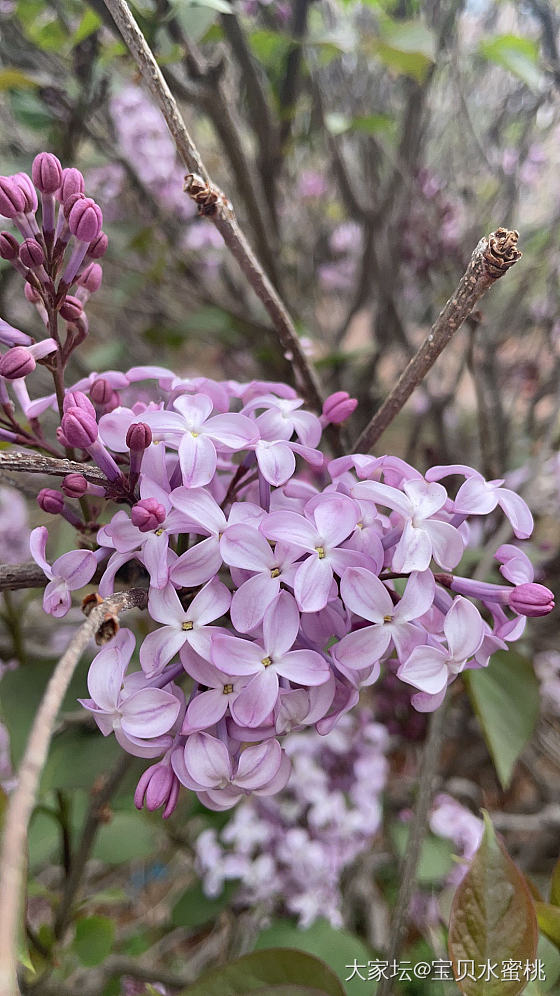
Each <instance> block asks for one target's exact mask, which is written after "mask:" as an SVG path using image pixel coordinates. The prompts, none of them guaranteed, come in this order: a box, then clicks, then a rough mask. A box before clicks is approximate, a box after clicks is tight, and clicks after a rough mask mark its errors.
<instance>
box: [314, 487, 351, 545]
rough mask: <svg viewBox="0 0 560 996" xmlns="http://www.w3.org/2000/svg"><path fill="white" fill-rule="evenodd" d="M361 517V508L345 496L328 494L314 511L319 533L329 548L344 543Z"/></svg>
mask: <svg viewBox="0 0 560 996" xmlns="http://www.w3.org/2000/svg"><path fill="white" fill-rule="evenodd" d="M312 500H313V499H312ZM359 517H360V509H359V506H358V505H357V504H356V502H354V501H352V499H351V498H347V497H346V496H345V495H329V494H327V495H325V497H324V498H323V497H321V500H320V501H319V502H318V503H317V505H316V507H315V508H314V509H313V518H314V520H315V524H316V526H317V532H318V534H319V536H320V538H321V539H322V540H324V542H325V544H326V545H327V546H329V547H334V546H338V544H339V543H342V541H343V540H345V539H346V537H347V536H349V535H350V533H351V532H352V531H353V530H354V529H355V528H356V523H357V521H358V519H359Z"/></svg>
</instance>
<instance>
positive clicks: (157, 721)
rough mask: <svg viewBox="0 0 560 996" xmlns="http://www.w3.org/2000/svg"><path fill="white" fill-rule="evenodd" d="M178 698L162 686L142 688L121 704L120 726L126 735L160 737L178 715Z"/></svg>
mask: <svg viewBox="0 0 560 996" xmlns="http://www.w3.org/2000/svg"><path fill="white" fill-rule="evenodd" d="M180 708H181V706H180V703H179V700H178V699H176V698H175V696H174V695H172V694H171V692H166V691H165V690H164V689H163V688H144V689H143V690H142V691H140V692H136V693H135V694H134V695H131V697H130V698H129V699H127V700H126V702H123V704H122V706H121V717H122V718H121V726H122V728H123V730H124V732H125V733H126V734H127V735H128V736H133V737H142V738H144V737H160V736H161V735H162V734H163V733H167V732H168V731H169V730H170V729H171V727H172V726H173V723H174V722H175V720H176V719H177V716H178V715H179V709H180Z"/></svg>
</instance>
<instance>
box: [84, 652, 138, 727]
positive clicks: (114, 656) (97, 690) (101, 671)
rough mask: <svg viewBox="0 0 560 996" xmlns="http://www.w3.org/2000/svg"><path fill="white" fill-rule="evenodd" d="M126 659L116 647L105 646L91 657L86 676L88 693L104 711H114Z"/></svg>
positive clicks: (126, 665)
mask: <svg viewBox="0 0 560 996" xmlns="http://www.w3.org/2000/svg"><path fill="white" fill-rule="evenodd" d="M127 667H128V660H127V658H126V657H125V656H124V654H122V653H120V651H119V650H118V648H116V647H115V648H114V647H106V648H105V649H104V650H102V651H101V652H100V653H99V654H97V656H96V657H94V658H93V660H92V662H91V664H90V668H89V671H88V677H87V686H88V691H89V694H90V695H91V697H92V699H93V701H94V702H95V704H96V705H98V706H100V708H101V709H104V710H105V712H108V713H112V712H115V710H116V707H117V702H118V700H119V693H120V690H121V685H122V682H123V678H124V675H125V671H126V669H127Z"/></svg>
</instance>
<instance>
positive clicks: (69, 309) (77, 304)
mask: <svg viewBox="0 0 560 996" xmlns="http://www.w3.org/2000/svg"><path fill="white" fill-rule="evenodd" d="M83 310H84V306H83V304H82V302H81V301H80V300H78V298H77V297H73V296H72V294H67V295H66V297H65V298H64V301H63V302H62V304H61V306H60V317H61V318H64V321H65V322H77V321H78V318H80V317H81V314H82V311H83Z"/></svg>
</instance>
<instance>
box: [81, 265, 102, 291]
mask: <svg viewBox="0 0 560 996" xmlns="http://www.w3.org/2000/svg"><path fill="white" fill-rule="evenodd" d="M102 279H103V270H102V269H101V267H100V265H99V263H90V264H89V266H86V268H85V270H84V271H83V273H81V274H80V276H79V277H78V279H77V283H78V284H79V285H80V287H85V289H86V290H87V291H89V293H90V294H95V291H96V290H99V288H100V287H101V281H102Z"/></svg>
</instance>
